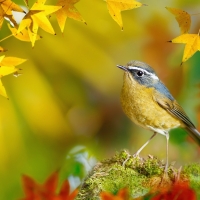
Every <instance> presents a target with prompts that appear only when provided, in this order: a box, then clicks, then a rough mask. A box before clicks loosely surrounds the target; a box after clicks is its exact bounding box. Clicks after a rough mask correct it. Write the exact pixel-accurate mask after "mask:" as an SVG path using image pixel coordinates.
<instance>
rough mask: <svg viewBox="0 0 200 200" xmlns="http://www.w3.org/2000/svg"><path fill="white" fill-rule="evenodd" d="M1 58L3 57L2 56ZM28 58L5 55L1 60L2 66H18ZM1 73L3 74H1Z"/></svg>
mask: <svg viewBox="0 0 200 200" xmlns="http://www.w3.org/2000/svg"><path fill="white" fill-rule="evenodd" d="M0 58H1V57H0ZM25 61H26V59H22V58H17V57H4V58H3V59H2V60H1V61H0V66H1V67H2V66H6V67H13V66H17V65H20V64H22V63H23V62H25ZM0 75H1V74H0Z"/></svg>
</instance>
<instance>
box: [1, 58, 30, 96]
mask: <svg viewBox="0 0 200 200" xmlns="http://www.w3.org/2000/svg"><path fill="white" fill-rule="evenodd" d="M25 61H26V60H25V59H21V58H15V57H5V56H0V78H2V77H3V76H6V75H9V74H12V73H17V74H19V70H20V69H18V68H16V67H15V66H17V65H20V64H22V63H23V62H25ZM0 95H2V96H4V97H6V98H8V96H7V94H6V90H5V88H4V86H3V84H2V82H1V81H0Z"/></svg>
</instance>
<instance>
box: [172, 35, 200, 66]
mask: <svg viewBox="0 0 200 200" xmlns="http://www.w3.org/2000/svg"><path fill="white" fill-rule="evenodd" d="M170 42H172V43H183V44H186V45H185V49H184V53H183V58H182V63H183V62H185V61H186V60H188V59H189V58H190V57H192V56H193V55H194V53H196V52H197V51H200V37H199V33H198V34H183V35H180V36H178V37H176V38H174V39H173V40H171V41H170Z"/></svg>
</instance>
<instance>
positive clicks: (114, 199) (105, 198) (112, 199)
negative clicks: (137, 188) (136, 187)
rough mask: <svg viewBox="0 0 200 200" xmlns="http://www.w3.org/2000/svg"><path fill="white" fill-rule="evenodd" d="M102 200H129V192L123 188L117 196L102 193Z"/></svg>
mask: <svg viewBox="0 0 200 200" xmlns="http://www.w3.org/2000/svg"><path fill="white" fill-rule="evenodd" d="M100 196H101V200H127V199H128V196H129V195H128V190H127V189H126V188H123V189H121V190H119V192H118V193H117V195H113V194H111V193H109V192H101V194H100Z"/></svg>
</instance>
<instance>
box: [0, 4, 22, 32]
mask: <svg viewBox="0 0 200 200" xmlns="http://www.w3.org/2000/svg"><path fill="white" fill-rule="evenodd" d="M12 11H17V12H24V13H25V11H24V10H23V9H22V8H21V7H19V6H18V5H17V4H15V3H14V2H12V1H11V0H0V29H1V27H2V24H3V21H4V17H6V18H8V19H9V20H10V21H11V22H12V23H13V25H14V26H16V25H17V23H16V21H15V19H14V18H13V14H12Z"/></svg>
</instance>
